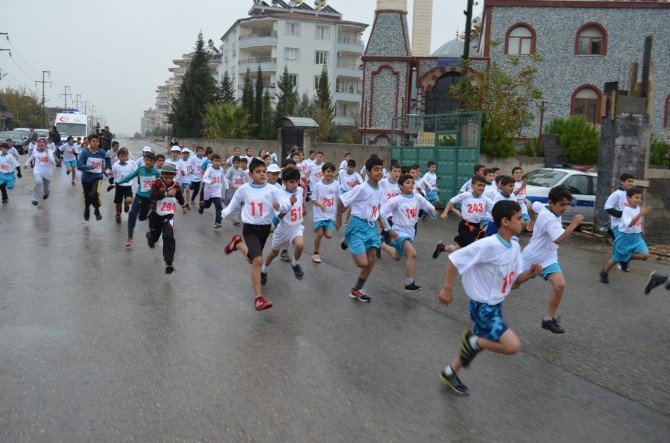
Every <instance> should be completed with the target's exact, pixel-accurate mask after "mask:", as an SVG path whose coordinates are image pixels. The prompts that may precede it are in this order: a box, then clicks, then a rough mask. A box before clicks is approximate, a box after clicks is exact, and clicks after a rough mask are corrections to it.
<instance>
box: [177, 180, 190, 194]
mask: <svg viewBox="0 0 670 443" xmlns="http://www.w3.org/2000/svg"><path fill="white" fill-rule="evenodd" d="M189 186H191V182H185V183H182V184H181V185H180V188H181V190H182V192H183V191H185V190H186V188H188V187H189Z"/></svg>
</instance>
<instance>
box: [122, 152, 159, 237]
mask: <svg viewBox="0 0 670 443" xmlns="http://www.w3.org/2000/svg"><path fill="white" fill-rule="evenodd" d="M155 162H156V155H154V153H153V152H147V153H145V154H144V165H143V166H140V167H139V168H137V169H135V170H134V171H133V172H131V173H130V174H128V175H126V176H125V177H123V178H122V179H120V180H119V181H118V182H116V185H117V186H123V185H124V184H125V183H130V181H131V180H132V179H134V178H135V177H137V181H138V187H137V192H136V193H135V198H134V199H133V203H132V205H131V207H130V213H129V214H128V240H126V247H127V248H129V247H131V246H132V245H133V232H134V230H135V223H136V222H137V219H138V218H139V219H140V221H144V220H146V219H147V216H148V215H149V209H151V202H150V200H149V197H150V194H151V186H152V185H153V183H154V181H155V180H156V179H157V178H159V177H160V176H161V174H160V172H158V170H157V169H156V168H154V163H155Z"/></svg>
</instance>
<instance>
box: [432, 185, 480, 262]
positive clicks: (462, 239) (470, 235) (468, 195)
mask: <svg viewBox="0 0 670 443" xmlns="http://www.w3.org/2000/svg"><path fill="white" fill-rule="evenodd" d="M485 186H486V180H485V179H484V178H483V177H481V176H479V175H473V176H472V182H471V185H470V189H471V191H465V192H461V193H460V194H457V195H456V196H454V197H453V198H452V199H451V200H449V203H447V206H446V207H445V208H444V212H442V215H441V216H440V218H441V219H442V220H443V221H446V220H447V218H448V217H449V211H452V212H453V213H454V214H456V215H457V216H458V217H459V218H461V221H460V222H459V223H458V235H457V236H456V237H454V244H451V245H446V246H445V245H444V243H442V241H441V240H440V241H438V242H437V244H436V245H435V251H433V258H437V257H438V256H439V255H440V254H441V253H443V252H444V251H447V252H454V251H455V250H457V249H459V248H464V247H466V246H468V245H469V244H471V243H474V242H475V241H477V240H479V239H480V238H482V237H483V236H484V233H485V231H484V229H483V228H482V222H483V221H484V220H486V214H488V213H489V212H490V211H491V210H492V209H493V202H492V201H491V199H489V198H488V197H487V196H485V195H484V187H485ZM459 203H460V204H461V210H460V211H459V210H457V209H456V208H455V207H454V205H456V204H459Z"/></svg>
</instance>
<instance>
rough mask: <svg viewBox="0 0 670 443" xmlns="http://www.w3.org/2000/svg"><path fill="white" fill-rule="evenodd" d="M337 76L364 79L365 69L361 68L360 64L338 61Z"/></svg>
mask: <svg viewBox="0 0 670 443" xmlns="http://www.w3.org/2000/svg"><path fill="white" fill-rule="evenodd" d="M335 76H336V77H353V78H363V69H362V68H361V67H360V66H359V64H358V62H354V61H347V60H338V61H337V68H336V69H335Z"/></svg>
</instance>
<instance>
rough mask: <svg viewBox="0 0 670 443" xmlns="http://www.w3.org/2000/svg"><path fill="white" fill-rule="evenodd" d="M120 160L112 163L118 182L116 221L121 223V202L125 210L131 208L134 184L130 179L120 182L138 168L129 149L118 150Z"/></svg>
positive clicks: (114, 177) (115, 200) (115, 192)
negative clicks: (130, 158) (129, 156)
mask: <svg viewBox="0 0 670 443" xmlns="http://www.w3.org/2000/svg"><path fill="white" fill-rule="evenodd" d="M117 158H118V161H117V162H116V163H114V164H113V165H112V175H113V176H112V180H113V181H115V182H116V185H115V186H114V187H115V188H116V190H115V191H114V204H115V205H116V222H117V223H121V204H123V212H128V211H129V210H130V204H131V203H132V202H133V184H132V182H130V181H128V182H125V183H119V182H120V181H121V180H123V179H124V178H125V177H127V176H129V175H131V174H132V173H133V172H135V171H136V170H137V168H136V167H135V164H134V163H132V162H130V161H129V160H128V150H127V149H126V148H121V149H119V151H118V152H117Z"/></svg>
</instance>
